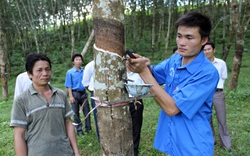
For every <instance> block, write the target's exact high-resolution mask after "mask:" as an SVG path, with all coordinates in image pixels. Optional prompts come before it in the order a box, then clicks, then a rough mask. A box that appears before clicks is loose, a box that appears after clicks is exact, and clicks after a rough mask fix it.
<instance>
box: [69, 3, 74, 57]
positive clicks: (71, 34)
mask: <svg viewBox="0 0 250 156" xmlns="http://www.w3.org/2000/svg"><path fill="white" fill-rule="evenodd" d="M72 3H73V2H72V0H70V21H71V23H70V32H71V33H70V36H71V46H70V48H71V49H70V54H71V57H72V56H73V54H74V49H75V35H74V34H75V26H74V19H73V4H72Z"/></svg>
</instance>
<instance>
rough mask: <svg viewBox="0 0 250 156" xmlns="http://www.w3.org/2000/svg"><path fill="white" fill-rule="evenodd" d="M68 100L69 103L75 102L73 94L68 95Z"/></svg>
mask: <svg viewBox="0 0 250 156" xmlns="http://www.w3.org/2000/svg"><path fill="white" fill-rule="evenodd" d="M69 101H70V103H71V104H73V103H75V98H74V97H73V96H70V97H69Z"/></svg>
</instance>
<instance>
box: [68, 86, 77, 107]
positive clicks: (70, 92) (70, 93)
mask: <svg viewBox="0 0 250 156" xmlns="http://www.w3.org/2000/svg"><path fill="white" fill-rule="evenodd" d="M67 90H68V93H69V101H70V103H71V104H73V103H74V102H75V98H74V96H73V93H72V89H71V88H67Z"/></svg>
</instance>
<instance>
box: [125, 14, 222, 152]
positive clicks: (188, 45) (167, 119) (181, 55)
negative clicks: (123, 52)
mask: <svg viewBox="0 0 250 156" xmlns="http://www.w3.org/2000/svg"><path fill="white" fill-rule="evenodd" d="M175 25H176V28H177V37H176V43H177V46H178V54H175V55H172V56H171V57H170V58H169V59H168V60H167V61H165V60H164V61H163V62H161V63H159V64H158V65H156V66H151V67H150V68H151V70H152V74H151V71H150V69H149V68H148V66H150V60H149V59H148V58H145V57H142V56H140V55H137V54H135V57H136V58H135V59H133V58H130V57H127V59H128V60H127V67H128V68H129V70H130V71H132V72H136V73H139V74H140V77H141V78H142V79H143V81H144V82H145V83H146V84H153V86H152V88H151V90H150V93H151V94H155V95H156V96H155V97H154V100H155V101H156V102H157V104H158V105H159V106H160V107H161V111H160V116H159V121H158V126H157V130H156V135H155V140H154V147H155V148H156V149H157V150H159V151H161V152H163V153H167V154H168V155H172V156H173V155H174V156H201V155H202V156H204V155H207V156H211V155H213V150H214V143H213V133H212V129H211V126H210V124H209V121H210V118H211V115H212V108H211V107H212V99H213V95H214V92H215V90H216V86H217V83H218V80H219V75H218V72H217V70H216V68H215V67H214V66H213V65H212V64H211V62H210V61H209V60H208V59H207V58H206V56H205V55H204V53H203V47H204V45H205V44H206V42H207V41H208V39H209V35H210V32H211V28H212V26H211V21H210V19H209V18H208V17H207V16H204V15H202V14H200V13H197V12H188V13H187V14H185V15H183V16H182V17H181V18H179V19H178V20H177V21H176V23H175ZM161 84H166V85H165V88H164V90H163V88H162V87H161V86H160V85H161Z"/></svg>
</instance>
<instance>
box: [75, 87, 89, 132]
mask: <svg viewBox="0 0 250 156" xmlns="http://www.w3.org/2000/svg"><path fill="white" fill-rule="evenodd" d="M72 93H73V96H74V98H75V103H73V104H72V110H73V111H74V113H75V115H74V123H80V122H81V119H80V114H79V106H82V104H83V102H84V100H85V99H87V98H88V94H87V93H80V92H75V91H72ZM89 111H90V109H89V102H88V99H87V101H86V103H85V104H84V106H83V115H84V116H85V117H86V115H87V114H88V113H89ZM75 128H76V131H77V134H83V130H82V124H79V125H77V126H75ZM85 130H86V132H88V131H90V130H91V122H90V116H88V117H87V118H86V120H85Z"/></svg>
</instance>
